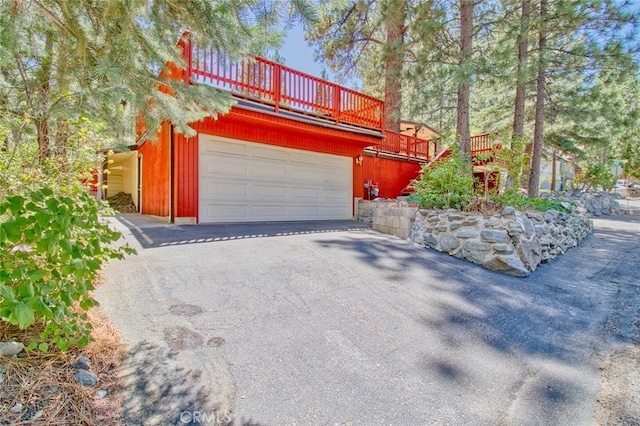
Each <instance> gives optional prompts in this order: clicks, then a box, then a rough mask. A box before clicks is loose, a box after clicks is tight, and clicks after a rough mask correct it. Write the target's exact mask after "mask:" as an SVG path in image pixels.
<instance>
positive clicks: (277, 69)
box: [273, 63, 282, 112]
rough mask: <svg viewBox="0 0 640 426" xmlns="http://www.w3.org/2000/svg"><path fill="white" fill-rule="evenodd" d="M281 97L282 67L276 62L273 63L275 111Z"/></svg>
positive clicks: (278, 106)
mask: <svg viewBox="0 0 640 426" xmlns="http://www.w3.org/2000/svg"><path fill="white" fill-rule="evenodd" d="M281 97H282V67H281V66H280V64H278V63H274V64H273V102H274V103H275V112H279V111H280V100H281Z"/></svg>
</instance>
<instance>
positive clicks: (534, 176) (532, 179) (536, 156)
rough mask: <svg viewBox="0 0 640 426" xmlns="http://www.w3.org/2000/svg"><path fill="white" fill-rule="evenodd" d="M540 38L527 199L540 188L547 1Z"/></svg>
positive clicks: (543, 4) (542, 6)
mask: <svg viewBox="0 0 640 426" xmlns="http://www.w3.org/2000/svg"><path fill="white" fill-rule="evenodd" d="M540 20H541V22H540V37H539V41H538V50H539V64H538V81H537V85H536V117H535V120H536V121H535V125H534V130H533V152H532V156H531V171H530V174H529V197H532V198H533V197H537V196H538V192H539V188H540V161H541V160H542V148H543V146H544V139H543V136H544V91H545V78H546V70H547V66H546V63H545V60H546V58H545V51H546V48H547V25H546V20H547V0H541V1H540Z"/></svg>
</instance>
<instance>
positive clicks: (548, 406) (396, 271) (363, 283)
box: [96, 215, 640, 425]
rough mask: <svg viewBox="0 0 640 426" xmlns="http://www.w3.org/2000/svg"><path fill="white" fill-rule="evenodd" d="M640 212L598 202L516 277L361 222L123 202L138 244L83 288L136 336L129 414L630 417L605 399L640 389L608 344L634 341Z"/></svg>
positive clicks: (194, 419)
mask: <svg viewBox="0 0 640 426" xmlns="http://www.w3.org/2000/svg"><path fill="white" fill-rule="evenodd" d="M639 219H640V218H637V217H635V218H629V217H625V218H614V219H598V220H597V221H596V227H597V230H596V233H595V234H594V235H593V236H591V237H590V238H588V239H587V240H586V241H585V242H584V243H583V244H582V246H581V247H579V248H576V249H573V250H571V251H570V252H569V254H567V255H565V256H562V257H561V258H559V259H557V260H555V261H553V262H551V263H550V264H547V265H544V266H542V267H540V269H538V271H537V272H535V273H534V274H533V275H532V276H531V277H529V278H526V279H520V278H513V277H509V276H504V275H500V274H498V273H494V272H492V271H488V270H484V269H480V268H479V267H476V266H473V265H471V264H469V263H467V262H465V261H461V260H458V259H455V258H452V257H450V256H447V255H445V254H442V253H438V252H435V251H427V250H425V249H422V248H419V247H416V246H414V245H413V244H411V243H409V242H406V241H403V240H400V239H398V238H395V237H390V236H387V235H382V234H379V233H377V232H374V231H372V230H370V229H369V228H367V227H366V226H363V225H361V224H358V223H356V222H325V223H314V224H301V223H297V224H254V225H217V226H170V225H166V224H161V223H159V222H155V221H154V220H151V219H148V218H142V217H140V216H137V215H124V216H122V217H120V219H119V220H117V221H115V220H114V223H115V225H116V226H117V227H118V228H119V229H120V230H121V231H123V233H125V234H126V235H127V240H128V241H129V242H130V244H132V245H134V246H137V248H138V253H139V254H138V256H132V257H129V258H127V259H125V260H124V261H117V262H112V263H111V264H109V265H108V266H107V268H106V269H105V271H104V272H105V274H104V275H105V284H104V285H103V286H102V287H101V288H99V289H98V291H97V294H96V296H97V298H98V300H99V301H100V303H101V304H102V306H103V308H104V310H105V311H106V312H107V313H108V315H109V316H110V318H111V319H112V320H113V322H114V324H115V325H116V326H117V327H118V329H119V330H121V332H122V334H123V337H124V338H125V340H126V341H127V342H128V343H129V345H130V347H131V352H130V357H129V359H128V362H127V364H126V368H125V370H124V372H123V374H124V375H125V377H126V380H127V381H128V383H129V386H130V393H129V396H128V397H127V400H126V407H125V411H126V416H127V417H126V421H127V423H128V424H145V425H146V424H158V425H166V424H185V423H186V424H215V422H216V421H217V422H218V423H224V422H227V423H233V424H236V425H240V424H246V425H293V424H297V425H316V424H318V425H329V424H331V425H333V424H351V425H360V424H362V425H376V424H399V425H424V424H456V425H460V424H474V425H475V424H509V425H511V424H540V425H549V424H555V425H558V424H571V425H574V424H575V425H588V424H597V423H603V422H609V421H610V419H612V418H621V419H627V420H634V421H636V422H640V409H638V407H637V404H636V406H633V405H629V404H626V405H625V404H618V405H615V406H613V405H611V404H608V403H607V398H609V397H610V396H611V395H612V392H613V393H614V394H615V392H618V394H621V393H624V392H627V393H631V395H635V394H636V393H637V392H636V391H638V390H640V389H636V388H635V387H634V386H635V383H622V384H620V378H621V377H622V378H624V377H627V376H628V374H627V373H628V371H626V370H625V367H624V365H622V366H621V365H618V364H620V362H621V361H620V360H617V361H616V358H615V356H616V354H619V353H620V351H627V350H635V349H637V348H638V344H639V343H640V335H639V334H638V319H639V315H638V314H639V312H638V309H639V307H640V292H639V287H638V285H639V284H640V271H639V270H638V267H637V265H640V238H639V237H640V226H639V224H640V220H639ZM625 356H626V355H625ZM623 358H624V357H623ZM627 358H628V357H627ZM627 358H625V359H627ZM624 362H626V361H624ZM612 364H615V367H616V369H615V370H614V369H613V366H612ZM618 367H619V368H618ZM634 368H635V369H637V365H636V366H635V367H634ZM616 395H617V394H616ZM618 399H620V398H618ZM597 400H600V403H598V402H597Z"/></svg>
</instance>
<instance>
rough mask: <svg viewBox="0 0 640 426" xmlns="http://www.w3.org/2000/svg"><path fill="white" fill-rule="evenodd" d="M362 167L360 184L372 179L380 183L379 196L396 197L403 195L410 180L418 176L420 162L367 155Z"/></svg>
mask: <svg viewBox="0 0 640 426" xmlns="http://www.w3.org/2000/svg"><path fill="white" fill-rule="evenodd" d="M362 169H363V179H362V182H361V183H360V186H363V185H364V182H365V181H368V180H369V179H371V181H372V182H373V183H374V184H376V183H377V184H378V190H379V193H378V197H383V198H395V197H397V196H398V195H402V190H403V189H404V188H405V187H406V186H407V185H408V184H409V182H411V181H412V180H413V179H416V178H418V176H419V174H420V163H414V162H409V161H406V160H392V159H388V158H379V157H369V156H365V157H364V161H363V163H362ZM354 184H355V183H354Z"/></svg>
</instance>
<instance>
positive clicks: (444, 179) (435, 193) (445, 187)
mask: <svg viewBox="0 0 640 426" xmlns="http://www.w3.org/2000/svg"><path fill="white" fill-rule="evenodd" d="M473 185H474V180H473V177H472V174H471V163H470V162H469V160H468V159H465V158H463V156H462V155H460V154H459V153H458V152H456V151H454V152H453V153H452V154H451V155H450V156H449V157H446V158H443V159H440V160H439V161H437V162H436V163H435V164H433V165H431V166H427V165H425V166H423V167H422V174H421V176H420V179H419V180H417V181H415V182H414V183H413V185H412V188H413V190H414V191H415V192H414V193H413V194H411V196H410V197H409V202H411V203H416V204H419V205H420V206H421V207H422V208H455V209H462V208H464V207H465V206H466V205H467V204H468V203H469V201H470V200H471V198H472V197H473V194H474V189H473Z"/></svg>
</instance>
